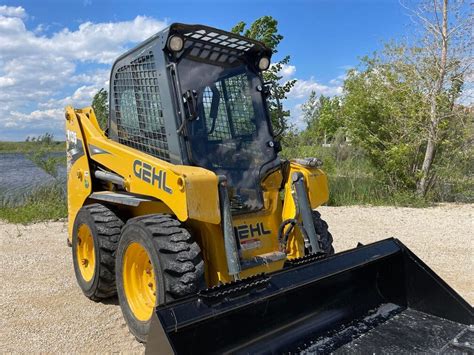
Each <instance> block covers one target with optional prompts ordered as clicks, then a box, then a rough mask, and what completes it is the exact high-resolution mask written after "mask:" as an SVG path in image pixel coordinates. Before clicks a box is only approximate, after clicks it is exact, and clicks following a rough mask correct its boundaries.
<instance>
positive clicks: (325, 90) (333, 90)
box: [288, 77, 342, 99]
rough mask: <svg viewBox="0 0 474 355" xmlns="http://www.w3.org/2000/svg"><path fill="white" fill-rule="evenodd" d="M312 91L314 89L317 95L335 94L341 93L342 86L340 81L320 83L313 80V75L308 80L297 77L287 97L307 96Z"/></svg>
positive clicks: (300, 97) (298, 97) (301, 97)
mask: <svg viewBox="0 0 474 355" xmlns="http://www.w3.org/2000/svg"><path fill="white" fill-rule="evenodd" d="M312 91H314V92H315V93H316V94H317V95H325V96H335V95H341V94H342V86H341V85H340V83H338V84H337V85H324V84H320V83H318V82H317V81H316V80H314V78H313V77H311V78H310V79H309V80H304V79H298V81H297V82H296V84H295V86H294V87H293V88H292V90H291V91H290V93H289V94H288V98H293V99H303V98H307V97H308V96H309V94H311V92H312Z"/></svg>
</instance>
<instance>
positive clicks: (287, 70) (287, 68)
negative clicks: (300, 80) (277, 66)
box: [280, 64, 296, 80]
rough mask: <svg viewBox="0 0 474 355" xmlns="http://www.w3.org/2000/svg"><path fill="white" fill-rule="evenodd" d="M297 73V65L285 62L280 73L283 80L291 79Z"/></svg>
mask: <svg viewBox="0 0 474 355" xmlns="http://www.w3.org/2000/svg"><path fill="white" fill-rule="evenodd" d="M295 73H296V67H295V66H294V65H288V64H283V65H282V68H281V70H280V75H281V76H282V77H283V78H282V80H288V79H291V78H292V77H293V76H294V75H295Z"/></svg>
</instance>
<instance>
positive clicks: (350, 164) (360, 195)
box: [282, 144, 429, 207]
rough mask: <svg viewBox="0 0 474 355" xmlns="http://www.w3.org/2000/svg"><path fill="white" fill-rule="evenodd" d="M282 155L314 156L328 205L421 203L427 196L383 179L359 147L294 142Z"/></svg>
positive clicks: (423, 203) (399, 204)
mask: <svg viewBox="0 0 474 355" xmlns="http://www.w3.org/2000/svg"><path fill="white" fill-rule="evenodd" d="M282 155H283V156H284V157H286V158H287V159H288V158H293V157H299V158H303V157H309V156H313V157H318V158H320V159H321V160H322V161H323V163H324V164H323V167H322V169H323V170H324V171H325V172H326V174H327V175H328V180H329V201H328V202H327V205H329V206H347V205H396V206H412V207H424V206H427V205H429V202H428V200H425V199H420V198H419V197H417V196H415V195H414V194H413V193H411V192H408V191H394V190H393V189H391V188H390V186H388V185H386V184H384V183H383V181H382V179H380V177H379V176H378V174H377V171H376V170H375V169H374V168H373V167H372V165H371V164H370V162H369V160H368V159H367V158H366V157H365V155H364V153H363V151H362V150H360V149H357V148H355V147H352V146H350V145H347V144H340V145H334V146H331V147H321V146H315V145H298V146H294V147H289V148H285V149H283V152H282Z"/></svg>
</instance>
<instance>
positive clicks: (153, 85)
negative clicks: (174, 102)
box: [113, 52, 170, 161]
mask: <svg viewBox="0 0 474 355" xmlns="http://www.w3.org/2000/svg"><path fill="white" fill-rule="evenodd" d="M113 84H114V106H115V118H116V121H117V135H118V140H119V143H122V144H125V145H128V146H130V147H132V148H135V149H138V150H140V151H142V152H145V153H148V154H150V155H153V156H155V157H157V158H160V159H163V160H166V161H169V160H170V156H169V149H168V142H167V139H166V131H165V126H164V118H163V108H162V104H161V98H160V91H159V88H158V81H157V74H156V68H155V62H154V58H153V53H152V52H149V53H148V54H146V55H144V56H141V57H139V58H137V59H135V60H133V61H132V62H131V63H130V64H129V65H125V66H123V67H121V68H119V69H118V70H117V72H116V74H115V77H114V83H113Z"/></svg>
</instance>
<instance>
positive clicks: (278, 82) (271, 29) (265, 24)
mask: <svg viewBox="0 0 474 355" xmlns="http://www.w3.org/2000/svg"><path fill="white" fill-rule="evenodd" d="M231 31H232V32H233V33H237V34H240V35H242V36H245V37H248V38H252V39H255V40H257V41H261V42H263V43H265V45H266V46H267V47H268V48H270V49H271V50H272V52H273V54H276V53H277V52H278V50H277V47H278V45H279V44H280V42H281V41H282V40H283V36H282V35H281V34H279V33H278V21H277V20H276V19H274V18H273V17H272V16H262V17H260V18H259V19H257V20H255V21H254V22H253V23H252V24H251V25H250V26H249V27H247V24H246V23H245V22H242V21H241V22H239V23H238V24H237V25H235V26H234V27H233V28H232V30H231ZM289 62H290V56H289V55H287V56H285V57H283V59H282V60H280V61H279V62H276V63H274V64H273V65H271V66H270V68H269V69H268V70H266V71H265V72H264V73H263V79H264V81H265V82H273V83H275V86H274V87H273V90H272V94H273V96H274V97H273V98H270V100H269V110H270V116H271V119H272V124H273V129H274V131H275V132H278V131H280V130H283V131H284V132H285V131H286V130H287V129H288V128H289V123H288V117H289V116H290V111H289V110H281V109H280V108H279V107H278V105H277V101H276V99H275V97H277V98H278V99H279V100H280V102H283V100H285V99H286V98H287V94H288V93H289V92H290V90H291V88H292V87H293V86H294V85H295V83H296V80H294V79H293V80H288V81H286V82H284V83H282V79H283V75H281V73H280V72H281V70H282V69H283V66H284V65H288V64H289ZM280 111H281V112H280ZM279 116H283V122H281V121H280V119H279Z"/></svg>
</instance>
